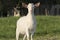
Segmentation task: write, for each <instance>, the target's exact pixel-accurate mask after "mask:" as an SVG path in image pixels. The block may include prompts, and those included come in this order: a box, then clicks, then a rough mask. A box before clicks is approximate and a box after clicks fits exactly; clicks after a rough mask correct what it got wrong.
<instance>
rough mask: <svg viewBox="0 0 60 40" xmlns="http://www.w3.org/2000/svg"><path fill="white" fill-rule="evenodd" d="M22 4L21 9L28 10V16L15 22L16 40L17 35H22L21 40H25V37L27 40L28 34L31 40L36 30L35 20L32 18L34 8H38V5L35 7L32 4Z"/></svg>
mask: <svg viewBox="0 0 60 40" xmlns="http://www.w3.org/2000/svg"><path fill="white" fill-rule="evenodd" d="M22 4H23V7H27V8H28V14H27V15H26V16H24V17H21V18H20V19H19V20H18V21H17V28H16V40H18V39H19V34H23V35H24V38H23V40H25V38H26V37H27V40H29V34H31V40H33V39H32V36H33V34H34V32H35V30H36V19H35V17H34V6H36V7H38V6H39V4H40V3H37V4H35V5H34V4H33V3H29V4H28V5H27V4H25V3H22Z"/></svg>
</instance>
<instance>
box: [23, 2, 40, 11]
mask: <svg viewBox="0 0 60 40" xmlns="http://www.w3.org/2000/svg"><path fill="white" fill-rule="evenodd" d="M39 5H40V2H38V3H36V4H33V3H29V4H28V5H27V4H25V3H22V6H23V7H25V8H28V11H30V12H31V11H34V8H35V7H39Z"/></svg>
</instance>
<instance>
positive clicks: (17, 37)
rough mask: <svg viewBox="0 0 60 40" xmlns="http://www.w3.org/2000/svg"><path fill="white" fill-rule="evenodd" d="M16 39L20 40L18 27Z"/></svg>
mask: <svg viewBox="0 0 60 40" xmlns="http://www.w3.org/2000/svg"><path fill="white" fill-rule="evenodd" d="M16 40H19V31H18V30H17V29H16Z"/></svg>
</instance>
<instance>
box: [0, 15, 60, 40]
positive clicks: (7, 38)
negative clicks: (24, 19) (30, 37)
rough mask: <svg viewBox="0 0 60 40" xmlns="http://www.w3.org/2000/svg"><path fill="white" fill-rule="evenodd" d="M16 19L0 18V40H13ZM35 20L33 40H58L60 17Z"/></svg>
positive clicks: (59, 39)
mask: <svg viewBox="0 0 60 40" xmlns="http://www.w3.org/2000/svg"><path fill="white" fill-rule="evenodd" d="M18 19H19V17H5V18H0V40H15V30H16V21H17V20H18ZM36 19H37V29H36V32H35V34H34V40H60V16H36ZM21 39H22V38H21Z"/></svg>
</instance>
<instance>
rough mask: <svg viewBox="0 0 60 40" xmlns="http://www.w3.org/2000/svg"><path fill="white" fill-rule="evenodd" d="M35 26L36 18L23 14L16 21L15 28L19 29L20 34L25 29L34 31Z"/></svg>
mask: <svg viewBox="0 0 60 40" xmlns="http://www.w3.org/2000/svg"><path fill="white" fill-rule="evenodd" d="M35 26H36V20H35V18H34V17H32V16H24V17H21V18H20V19H19V20H18V21H17V29H19V31H20V33H21V34H22V33H23V34H25V33H26V29H27V30H29V32H30V33H31V32H32V31H34V29H35Z"/></svg>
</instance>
